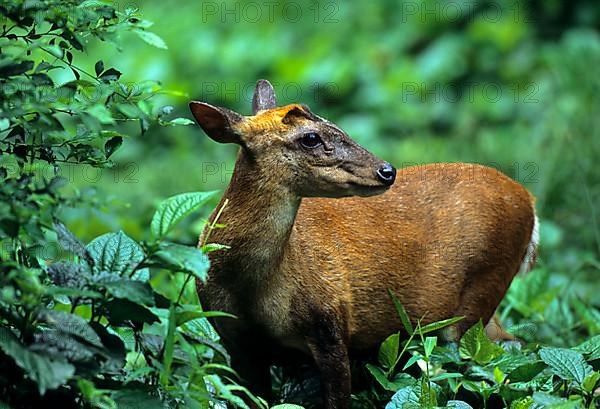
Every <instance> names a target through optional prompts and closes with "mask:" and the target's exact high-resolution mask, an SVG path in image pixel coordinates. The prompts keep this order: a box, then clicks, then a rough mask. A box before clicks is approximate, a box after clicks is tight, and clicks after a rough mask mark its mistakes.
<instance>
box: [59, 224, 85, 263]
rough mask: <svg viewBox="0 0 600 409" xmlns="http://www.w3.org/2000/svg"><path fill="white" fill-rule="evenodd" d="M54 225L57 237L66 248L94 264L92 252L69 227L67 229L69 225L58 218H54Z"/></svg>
mask: <svg viewBox="0 0 600 409" xmlns="http://www.w3.org/2000/svg"><path fill="white" fill-rule="evenodd" d="M53 226H54V231H55V232H56V238H57V239H58V242H59V243H60V245H61V246H62V247H63V248H64V249H65V250H68V251H70V252H71V253H73V254H75V255H76V256H78V257H80V258H81V259H82V260H84V261H86V262H87V263H88V264H89V265H90V266H93V265H94V262H93V260H92V258H91V257H90V254H89V253H88V250H87V249H86V247H85V246H84V245H83V243H82V242H81V241H80V240H79V239H78V238H77V237H75V235H74V234H73V233H71V231H70V230H69V229H67V226H65V225H64V224H63V223H62V222H60V221H58V220H54V223H53Z"/></svg>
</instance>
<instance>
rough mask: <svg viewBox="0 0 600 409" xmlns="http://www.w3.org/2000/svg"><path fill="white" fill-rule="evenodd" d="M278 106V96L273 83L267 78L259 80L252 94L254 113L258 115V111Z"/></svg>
mask: <svg viewBox="0 0 600 409" xmlns="http://www.w3.org/2000/svg"><path fill="white" fill-rule="evenodd" d="M276 106H277V98H276V97H275V90H274V89H273V86H272V85H271V83H270V82H269V81H267V80H258V81H257V82H256V88H255V90H254V95H253V96H252V115H256V113H257V112H258V111H264V110H267V109H273V108H275V107H276Z"/></svg>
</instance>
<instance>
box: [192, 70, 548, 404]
mask: <svg viewBox="0 0 600 409" xmlns="http://www.w3.org/2000/svg"><path fill="white" fill-rule="evenodd" d="M190 109H191V111H192V114H193V116H194V117H195V119H196V121H197V123H198V124H199V125H200V127H201V128H202V129H203V130H204V132H205V133H206V134H207V135H208V136H209V137H210V138H211V139H212V140H214V141H216V142H219V143H226V144H236V145H238V146H239V150H238V155H237V159H236V162H235V167H234V171H233V174H232V176H231V181H230V183H229V185H228V187H227V188H226V190H225V192H224V194H223V197H222V199H221V202H220V204H219V205H218V206H217V207H216V208H215V211H214V212H213V213H212V215H211V216H210V217H209V223H208V224H211V223H213V224H214V222H215V221H216V219H217V218H218V223H219V225H221V226H223V228H219V229H214V230H211V235H210V239H211V242H215V243H219V244H222V245H225V246H227V249H226V250H219V251H214V252H211V253H209V258H210V263H211V264H210V268H209V271H208V279H207V281H206V283H205V284H198V288H197V291H198V295H199V298H200V301H201V303H202V305H203V307H204V308H206V309H210V310H219V311H225V312H228V313H231V314H233V315H235V316H237V318H238V319H235V320H233V319H226V318H216V319H214V321H213V323H214V325H215V327H216V329H217V331H218V333H219V334H220V336H221V338H222V341H223V343H224V344H225V346H226V347H227V348H228V350H229V352H230V354H231V359H232V367H233V368H234V369H235V370H236V371H237V372H238V374H239V375H240V376H241V378H242V379H246V380H248V381H251V384H252V386H253V388H254V391H256V392H257V393H259V394H261V396H269V393H270V391H271V379H270V373H269V368H270V365H271V364H272V359H273V356H274V355H275V351H279V350H281V349H282V348H284V349H285V348H291V349H293V350H297V351H300V352H301V353H305V354H308V355H309V356H310V357H312V360H314V364H316V368H317V369H318V371H319V373H320V377H321V382H322V390H323V399H324V407H326V408H328V409H334V408H336V409H346V408H349V407H350V403H351V374H350V360H349V359H350V358H349V357H350V356H352V354H354V353H357V352H360V351H367V350H370V349H373V348H376V347H377V346H379V344H380V343H381V342H382V341H383V340H385V339H386V337H388V336H389V335H391V334H394V333H396V332H400V331H401V330H402V326H401V325H402V324H401V321H400V319H399V318H398V315H397V313H396V310H395V307H394V304H393V302H392V300H391V299H390V296H389V293H388V291H390V292H392V293H393V294H395V295H396V296H397V297H398V299H399V300H400V301H401V303H402V304H403V306H404V308H405V310H406V312H407V313H408V315H409V316H410V317H411V319H414V318H415V317H417V318H422V320H423V322H422V323H423V324H426V323H427V322H435V321H439V320H443V319H448V318H451V317H455V316H462V317H464V318H463V319H462V320H461V321H459V322H457V323H455V324H453V325H452V326H451V327H450V328H446V329H445V330H444V331H443V334H442V336H443V337H444V339H446V340H448V341H456V340H458V339H459V338H460V336H461V335H462V334H464V332H465V331H466V330H467V329H468V328H470V327H471V326H472V325H474V324H476V323H477V322H478V321H479V320H483V322H484V323H486V322H488V321H490V320H491V321H494V320H493V318H492V317H493V315H494V313H495V311H496V309H497V307H498V305H499V303H500V301H501V300H502V298H503V297H504V295H505V293H506V292H507V289H508V287H509V285H510V283H511V281H512V280H513V278H514V277H515V275H516V274H517V273H518V272H519V271H528V270H530V269H531V268H532V266H533V263H534V261H535V254H536V248H537V242H538V221H537V216H536V212H535V206H534V197H533V196H532V195H531V194H530V193H529V192H528V191H527V190H526V189H525V188H524V187H523V186H522V185H521V184H519V183H517V182H516V181H514V180H513V179H511V178H509V177H508V176H506V175H504V174H503V173H501V172H500V171H498V170H496V169H493V168H490V167H485V166H483V165H478V164H467V163H438V164H429V165H417V166H411V167H406V168H402V169H399V170H396V169H395V168H394V167H393V166H392V165H391V164H390V163H388V162H386V161H383V160H381V159H379V158H377V157H376V156H375V155H374V154H372V153H371V152H369V151H368V150H366V149H365V148H363V147H362V146H360V145H359V144H358V143H356V142H355V141H353V140H352V139H351V138H350V137H349V136H348V135H347V134H346V133H345V132H344V131H343V130H342V129H340V128H339V127H338V126H336V125H335V124H334V123H332V122H330V121H328V120H327V119H324V118H322V117H320V116H318V115H316V114H314V113H313V112H312V111H311V110H310V109H309V108H308V107H307V106H306V105H303V104H296V103H293V104H289V105H285V106H277V102H276V96H275V91H274V89H273V86H272V85H271V84H270V83H269V82H268V81H266V80H259V81H258V82H257V84H256V89H255V91H254V95H253V98H252V115H250V116H244V115H241V114H239V113H237V112H235V111H232V110H229V109H227V108H224V107H217V106H214V105H211V104H209V103H206V102H198V101H192V102H190ZM205 235H207V230H205V231H204V232H203V233H202V235H201V239H200V242H201V243H202V242H203V241H204V240H203V236H205Z"/></svg>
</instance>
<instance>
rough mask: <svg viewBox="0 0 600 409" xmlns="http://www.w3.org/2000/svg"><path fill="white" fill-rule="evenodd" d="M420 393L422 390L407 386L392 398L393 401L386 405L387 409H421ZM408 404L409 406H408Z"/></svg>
mask: <svg viewBox="0 0 600 409" xmlns="http://www.w3.org/2000/svg"><path fill="white" fill-rule="evenodd" d="M420 392H421V391H420V388H419V387H417V386H406V387H404V388H402V389H400V390H399V391H398V392H396V393H395V394H394V396H392V400H391V401H390V402H389V403H388V404H387V405H385V409H405V408H407V407H410V408H412V407H417V408H418V407H421V406H420V402H419V399H420ZM407 404H409V405H408V406H407ZM410 404H412V405H410ZM413 405H416V406H413Z"/></svg>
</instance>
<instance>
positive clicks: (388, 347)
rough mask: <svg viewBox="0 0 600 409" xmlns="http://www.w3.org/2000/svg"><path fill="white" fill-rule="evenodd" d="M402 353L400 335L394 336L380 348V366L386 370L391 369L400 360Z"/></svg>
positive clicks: (388, 338) (378, 356)
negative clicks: (399, 355)
mask: <svg viewBox="0 0 600 409" xmlns="http://www.w3.org/2000/svg"><path fill="white" fill-rule="evenodd" d="M399 352H400V334H398V333H396V334H392V335H390V336H389V337H387V339H386V340H385V341H383V343H382V344H381V346H380V347H379V354H378V355H377V358H378V360H379V364H380V365H381V366H382V367H384V368H385V369H390V368H391V367H392V366H393V365H394V364H395V363H396V359H397V358H398V353H399Z"/></svg>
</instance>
